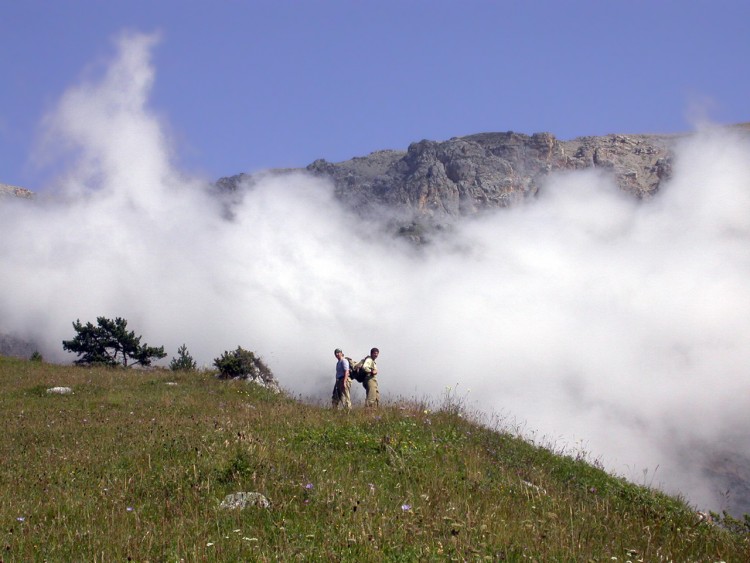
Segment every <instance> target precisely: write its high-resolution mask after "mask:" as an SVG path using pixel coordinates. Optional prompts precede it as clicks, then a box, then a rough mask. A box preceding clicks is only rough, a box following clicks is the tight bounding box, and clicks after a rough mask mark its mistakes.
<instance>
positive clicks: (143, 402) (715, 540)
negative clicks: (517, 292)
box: [0, 358, 750, 562]
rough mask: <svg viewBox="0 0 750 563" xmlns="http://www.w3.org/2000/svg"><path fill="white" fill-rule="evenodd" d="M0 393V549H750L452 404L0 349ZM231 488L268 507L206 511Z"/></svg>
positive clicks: (529, 553)
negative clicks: (41, 357)
mask: <svg viewBox="0 0 750 563" xmlns="http://www.w3.org/2000/svg"><path fill="white" fill-rule="evenodd" d="M282 382H283V378H282ZM55 386H68V387H70V388H72V390H73V393H72V394H69V395H57V394H50V393H48V392H47V389H49V388H51V387H55ZM0 400H1V401H2V409H0V417H2V422H3V425H2V428H3V436H2V439H0V455H1V456H2V464H0V523H1V524H2V535H3V537H2V544H1V545H2V553H1V554H0V559H1V560H2V561H128V560H133V561H295V560H313V561H314V560H325V561H444V560H446V561H448V560H456V561H615V560H616V561H678V562H685V561H748V560H750V544H749V542H748V535H747V533H742V531H736V530H735V531H732V530H728V529H726V528H725V527H722V526H718V525H716V524H712V523H710V522H701V521H699V519H698V518H697V517H696V514H695V513H694V511H693V510H692V509H691V508H690V507H689V506H688V505H686V504H685V503H684V502H682V501H681V500H680V499H677V498H673V497H670V496H666V495H664V494H661V493H659V492H657V491H654V490H651V489H649V488H645V487H642V486H637V485H634V484H632V483H629V482H626V481H625V480H623V479H620V478H617V477H614V476H611V475H608V474H607V473H605V472H604V471H602V470H600V469H598V468H597V467H595V466H593V465H591V464H589V463H587V462H586V461H584V460H581V459H576V458H573V457H570V456H565V455H559V454H555V453H553V452H551V451H549V450H548V449H545V448H542V447H538V446H535V445H532V444H530V443H528V442H526V441H524V440H522V439H520V438H518V437H516V436H513V435H512V433H508V432H504V431H503V430H502V429H500V428H488V427H486V426H483V425H480V424H477V423H476V422H473V421H472V420H471V416H467V415H466V413H463V412H462V409H461V408H460V407H457V405H456V404H455V402H451V401H447V402H446V403H445V404H442V405H437V406H432V405H427V404H425V403H424V402H419V401H414V402H400V403H398V404H391V405H387V406H385V407H381V408H380V409H378V410H375V411H369V410H364V409H355V410H353V411H352V412H351V413H349V414H347V413H345V412H341V411H333V410H331V409H328V408H323V407H320V406H315V405H311V404H306V403H304V402H302V401H300V400H295V399H293V398H290V397H289V396H285V395H283V394H281V395H274V394H273V393H271V392H270V391H267V390H265V389H262V388H259V387H257V386H254V385H250V384H247V383H245V382H241V381H223V380H218V379H217V378H216V377H215V376H214V374H213V373H211V372H207V371H199V372H171V371H167V370H159V369H156V370H148V371H145V370H142V371H135V370H129V371H126V370H123V369H111V368H110V369H103V368H80V367H70V366H55V365H50V364H46V363H41V362H29V361H24V360H17V359H10V358H0ZM239 491H252V492H259V493H261V494H263V495H265V496H266V497H267V498H268V499H269V500H270V502H271V506H270V507H269V508H260V507H248V508H245V509H244V510H227V509H222V508H220V507H219V504H220V502H221V500H222V499H223V498H224V497H225V496H226V495H228V494H231V493H235V492H239Z"/></svg>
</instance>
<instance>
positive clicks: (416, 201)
mask: <svg viewBox="0 0 750 563" xmlns="http://www.w3.org/2000/svg"><path fill="white" fill-rule="evenodd" d="M677 138H679V137H678V136H670V135H606V136H601V137H581V138H578V139H574V140H572V141H560V140H559V139H557V138H556V137H555V136H554V135H552V134H550V133H536V134H534V135H524V134H521V133H514V132H507V133H480V134H476V135H469V136H466V137H455V138H453V139H450V140H448V141H428V140H423V141H419V142H417V143H413V144H411V145H410V146H409V147H408V149H407V150H406V151H397V150H386V151H378V152H374V153H372V154H370V155H368V156H364V157H356V158H353V159H351V160H347V161H344V162H339V163H332V162H328V161H326V160H323V159H320V160H316V161H315V162H313V163H312V164H310V165H309V166H307V168H306V170H307V171H308V172H310V173H312V174H314V175H317V176H323V177H328V178H330V179H331V180H332V181H333V183H334V185H335V193H336V197H338V198H339V199H340V200H342V201H343V202H345V203H347V204H349V205H350V206H352V207H354V208H357V209H358V210H360V211H366V210H368V209H376V208H380V207H382V206H386V207H388V208H394V209H398V210H401V211H404V212H408V213H409V214H410V215H411V216H412V217H413V218H416V219H428V220H432V221H433V222H438V223H439V222H440V221H441V220H444V219H445V220H447V219H450V218H455V217H463V216H470V215H474V214H477V213H480V212H482V211H483V210H487V209H491V208H496V207H507V206H510V205H514V204H518V203H520V202H522V201H523V200H524V199H526V198H528V197H532V196H534V195H535V194H536V193H537V192H538V191H539V189H540V187H541V186H542V184H543V182H544V180H545V178H546V177H547V176H549V175H550V174H553V173H555V172H559V171H565V170H580V169H586V168H597V169H601V170H602V171H604V172H605V173H609V174H612V176H613V177H614V179H615V180H616V181H617V183H618V184H619V186H620V187H621V188H622V189H623V190H625V191H627V192H629V193H631V194H633V195H634V196H635V197H637V198H648V197H650V196H651V195H652V194H654V193H655V192H656V191H657V190H658V189H659V185H660V184H661V182H663V181H664V180H666V179H668V178H669V177H670V175H671V169H672V168H671V167H672V147H673V146H674V143H675V141H676V139H677ZM272 173H273V171H272ZM248 180H250V182H251V183H252V177H251V176H248V175H246V174H240V175H238V176H232V177H227V178H222V179H221V180H220V181H219V182H218V183H217V186H219V187H220V188H221V189H224V190H230V191H232V190H234V189H236V188H237V186H238V185H239V184H240V183H242V182H247V181H248Z"/></svg>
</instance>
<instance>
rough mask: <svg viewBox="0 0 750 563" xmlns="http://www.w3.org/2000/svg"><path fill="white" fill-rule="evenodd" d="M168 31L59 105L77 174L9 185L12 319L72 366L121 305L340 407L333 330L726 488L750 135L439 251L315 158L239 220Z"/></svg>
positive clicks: (701, 139) (565, 197) (0, 304)
mask: <svg viewBox="0 0 750 563" xmlns="http://www.w3.org/2000/svg"><path fill="white" fill-rule="evenodd" d="M156 43H157V38H156V37H154V36H149V35H141V34H130V35H123V36H122V37H121V38H120V39H119V41H118V43H117V48H118V51H117V55H116V56H115V57H114V58H113V60H112V61H110V64H109V66H108V67H107V68H106V69H104V71H103V72H102V73H101V74H100V75H98V76H95V77H93V78H91V79H89V80H87V81H85V82H82V83H80V84H77V85H75V86H73V87H71V88H70V89H69V90H68V91H67V92H65V93H64V94H63V95H62V96H61V98H60V100H59V103H58V104H57V106H56V107H55V110H54V111H53V112H52V113H51V114H50V115H48V116H47V117H46V118H45V119H44V120H43V124H42V129H43V132H44V133H43V135H42V141H41V142H40V154H39V155H38V156H39V157H40V158H42V159H43V160H48V161H51V162H55V163H57V165H58V166H60V167H61V168H62V172H61V173H60V174H59V175H57V176H56V177H55V179H54V181H52V182H50V185H49V186H45V187H44V190H43V194H42V196H40V197H39V198H38V199H37V200H36V201H35V202H33V203H29V202H27V201H18V202H16V201H3V202H0V237H1V240H2V244H1V245H0V255H1V257H2V260H1V262H0V264H2V280H3V288H4V291H3V292H2V295H0V332H6V333H13V334H16V335H19V336H21V337H23V338H26V339H29V340H33V341H34V342H36V343H38V344H39V346H40V347H41V351H42V352H43V354H44V357H45V359H48V360H52V361H60V362H70V361H72V360H73V359H75V358H74V357H72V356H71V355H70V354H66V353H65V352H63V350H62V346H61V341H62V340H64V339H69V338H72V337H73V336H74V331H73V329H72V326H71V323H72V322H73V321H74V320H76V319H80V320H81V321H83V322H86V321H92V322H94V321H95V320H96V317H97V316H106V317H110V318H113V317H116V316H120V317H124V318H126V319H127V320H128V326H129V328H130V329H132V330H134V331H135V332H136V334H140V335H143V342H147V343H148V344H149V345H155V346H159V345H164V346H165V350H166V351H167V353H168V357H167V359H165V360H163V361H162V362H160V364H162V365H167V364H168V361H169V358H171V357H174V356H176V355H177V348H178V347H179V346H180V345H181V344H183V343H185V344H186V345H187V347H188V350H189V351H190V353H191V355H192V356H193V357H194V358H195V359H196V360H197V361H198V363H199V365H205V366H210V365H211V363H212V361H213V359H214V358H216V357H218V356H219V355H220V354H221V353H222V352H223V351H225V350H232V349H234V348H236V347H237V346H238V345H239V346H242V347H243V348H246V349H250V350H253V351H256V352H257V353H258V354H260V355H261V356H262V357H263V358H264V360H265V361H266V362H267V363H268V365H269V366H270V367H271V369H272V370H273V372H274V374H275V375H276V377H277V379H278V380H279V382H280V384H281V386H282V387H284V388H285V389H286V390H288V391H289V392H291V393H292V394H294V395H299V396H301V397H304V398H306V399H309V400H318V401H321V402H327V401H328V400H329V397H330V391H331V388H332V385H333V374H334V363H335V359H334V357H333V349H334V348H336V347H341V348H343V350H344V352H345V353H346V354H347V355H349V356H351V357H353V358H357V359H359V358H361V357H364V355H366V353H367V351H368V350H369V349H370V348H371V347H372V346H377V347H379V348H380V350H381V355H380V358H379V362H378V363H379V366H380V372H381V377H380V378H379V379H380V385H381V390H382V392H383V394H384V398H385V399H386V400H395V399H397V398H401V397H403V398H407V399H409V398H413V399H419V400H421V399H428V400H432V401H437V402H439V401H440V400H441V398H442V396H443V395H444V394H445V393H446V392H447V389H450V391H449V392H450V393H451V394H453V396H455V397H459V398H460V400H461V401H463V402H465V404H466V406H467V407H468V408H469V409H470V410H474V411H475V412H480V413H486V414H487V415H488V416H492V415H497V416H499V417H501V418H503V419H504V420H507V421H512V425H513V427H514V428H517V429H520V430H519V431H521V432H522V433H524V434H526V435H527V436H529V437H530V438H531V439H534V440H537V441H539V442H540V443H546V444H552V445H554V446H559V447H561V448H562V449H566V450H567V451H585V452H587V454H588V455H589V456H590V457H591V458H592V459H595V460H597V461H599V462H601V463H602V464H603V465H604V466H605V467H606V468H607V469H608V470H610V471H612V472H614V473H616V474H619V475H623V476H625V477H627V478H629V479H632V480H634V481H636V482H643V481H646V482H645V483H643V484H649V485H653V486H659V487H661V488H663V489H664V490H666V491H668V492H678V491H679V492H681V493H682V494H683V495H685V496H686V497H687V498H688V499H689V500H690V501H691V502H692V503H695V504H696V505H697V506H699V507H702V508H711V509H722V508H724V507H725V505H726V491H722V490H721V486H720V485H718V484H717V482H716V481H715V480H712V479H711V478H709V476H708V475H707V474H706V471H705V467H704V465H705V459H702V458H701V457H700V456H699V455H697V454H696V451H704V450H705V451H708V448H710V447H712V445H714V444H716V443H720V444H721V449H722V451H729V452H731V453H732V454H735V455H737V456H740V457H741V458H747V456H749V455H750V452H749V451H748V449H749V446H748V444H749V443H750V442H748V440H747V430H746V429H747V428H748V422H750V420H749V419H750V414H749V413H750V394H749V393H748V392H747V388H748V383H747V382H748V375H749V374H748V370H749V368H748V366H750V361H749V360H750V351H748V350H749V349H748V346H747V342H749V341H750V286H749V285H748V283H747V280H748V278H749V275H750V252H749V249H750V246H749V245H748V242H750V158H748V156H749V155H750V146H749V145H748V141H747V139H746V138H742V137H739V136H733V135H732V134H730V133H728V132H727V131H725V130H721V131H720V130H718V129H712V128H710V127H708V128H705V129H704V130H701V131H699V132H697V133H696V134H694V135H692V136H690V137H686V138H685V140H684V141H682V143H681V144H680V146H679V148H678V151H677V156H676V159H675V164H674V176H673V178H672V180H671V181H670V182H669V183H668V184H667V185H666V186H664V187H663V188H662V189H661V190H660V192H659V193H658V195H657V196H656V197H655V198H653V199H651V200H648V201H644V202H638V201H636V200H635V199H634V198H632V197H631V196H628V195H626V194H623V193H622V192H621V191H620V190H619V189H618V188H617V186H616V185H615V184H614V181H613V180H612V179H611V178H610V177H608V176H606V175H601V174H598V173H596V172H592V171H588V172H576V173H568V174H561V175H556V176H551V177H550V178H549V180H548V182H547V183H546V184H545V185H544V186H543V187H542V189H541V190H540V193H539V196H538V197H537V198H536V199H534V200H530V201H528V202H527V203H525V204H524V205H521V206H517V207H514V208H510V209H504V210H498V211H497V212H495V213H491V214H487V215H484V216H482V217H480V218H476V219H472V220H464V221H461V222H458V223H457V224H456V225H455V226H454V229H453V231H452V233H451V234H450V236H448V237H446V238H445V239H443V240H436V241H435V242H434V243H433V244H431V245H429V246H427V247H424V248H421V249H415V248H413V247H412V246H410V245H409V244H407V243H405V242H403V241H398V240H395V239H393V238H391V237H388V236H385V235H382V236H375V235H374V233H377V232H378V231H377V229H376V228H373V229H371V230H369V235H363V234H361V233H362V232H363V231H365V230H364V229H357V228H356V227H355V223H354V216H353V214H352V213H351V212H350V211H348V210H347V209H345V208H343V207H342V206H341V205H340V204H339V203H338V202H337V201H336V199H335V198H334V196H333V187H332V186H331V185H330V184H328V183H327V182H325V181H322V180H320V179H315V178H312V177H310V176H306V175H304V174H301V173H300V174H293V175H288V176H283V177H275V178H274V177H272V176H268V177H266V178H265V179H263V180H261V181H260V182H259V183H257V184H256V185H254V186H253V187H252V188H248V189H247V190H245V191H243V192H242V198H241V200H240V201H238V202H237V203H236V205H235V207H234V209H233V211H234V216H233V218H232V219H231V220H228V219H227V218H226V217H225V215H224V214H223V212H222V207H221V202H220V201H219V200H218V199H217V198H216V197H215V196H212V195H210V192H209V190H207V186H208V183H209V181H208V179H205V178H200V177H193V176H190V175H189V174H187V173H185V172H184V171H181V170H179V169H178V167H177V166H176V165H175V161H176V159H175V154H174V152H173V151H174V149H173V144H172V143H171V141H170V138H169V133H168V132H169V126H168V124H166V123H164V122H163V119H162V118H161V117H160V116H159V115H158V114H157V113H156V112H155V111H154V110H152V109H151V108H150V106H149V103H148V99H149V93H150V90H151V87H152V85H153V83H154V80H155V69H154V68H153V65H152V62H151V51H152V50H153V48H154V46H155V44H156ZM207 103H208V104H210V100H208V101H207ZM248 135H252V132H248ZM235 172H237V171H227V174H232V173H235ZM387 219H388V217H385V216H384V217H383V221H384V223H385V222H386V221H387ZM362 397H363V394H362V392H361V390H357V391H356V392H355V396H354V399H355V403H356V402H359V403H360V404H361V402H362ZM746 510H750V508H746Z"/></svg>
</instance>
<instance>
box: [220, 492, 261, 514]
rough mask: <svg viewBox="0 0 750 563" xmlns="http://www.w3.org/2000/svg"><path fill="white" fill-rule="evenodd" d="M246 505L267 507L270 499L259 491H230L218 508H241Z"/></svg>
mask: <svg viewBox="0 0 750 563" xmlns="http://www.w3.org/2000/svg"><path fill="white" fill-rule="evenodd" d="M248 506H257V507H259V508H268V507H270V506H271V501H269V500H268V499H267V498H266V497H264V496H263V495H262V494H260V493H232V494H231V495H227V496H226V497H224V500H223V501H221V504H220V505H219V508H228V509H231V510H242V509H243V508H247V507H248Z"/></svg>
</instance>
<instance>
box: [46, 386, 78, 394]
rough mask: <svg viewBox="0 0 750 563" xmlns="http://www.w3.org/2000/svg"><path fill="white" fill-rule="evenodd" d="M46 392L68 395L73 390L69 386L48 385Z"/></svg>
mask: <svg viewBox="0 0 750 563" xmlns="http://www.w3.org/2000/svg"><path fill="white" fill-rule="evenodd" d="M47 393H50V394H55V395H70V394H72V393H73V390H72V389H71V388H70V387H50V388H49V389H47Z"/></svg>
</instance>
